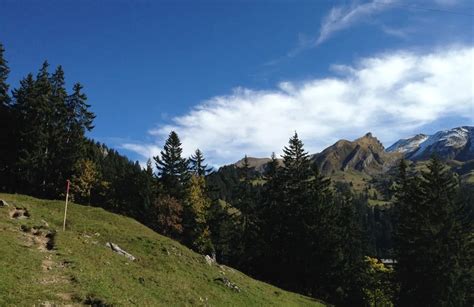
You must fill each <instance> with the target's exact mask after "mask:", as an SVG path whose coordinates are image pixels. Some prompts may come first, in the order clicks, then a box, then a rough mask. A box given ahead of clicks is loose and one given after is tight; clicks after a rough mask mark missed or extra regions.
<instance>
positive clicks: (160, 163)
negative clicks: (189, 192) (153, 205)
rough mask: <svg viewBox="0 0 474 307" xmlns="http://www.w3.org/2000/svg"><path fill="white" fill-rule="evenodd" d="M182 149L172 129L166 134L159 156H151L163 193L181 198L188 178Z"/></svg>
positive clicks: (186, 164) (183, 195)
mask: <svg viewBox="0 0 474 307" xmlns="http://www.w3.org/2000/svg"><path fill="white" fill-rule="evenodd" d="M182 154H183V149H182V147H181V141H180V140H179V137H178V134H177V133H176V132H174V131H171V133H170V134H169V136H168V139H167V140H166V143H165V146H164V148H163V150H162V151H161V152H160V155H161V157H160V156H156V157H153V159H154V160H155V162H156V167H157V169H158V177H159V179H160V182H161V183H162V185H163V188H164V189H165V193H166V194H168V195H170V196H172V197H175V198H176V199H178V200H183V199H184V197H185V194H186V185H187V183H188V180H189V176H190V175H189V170H188V161H187V160H186V159H185V158H183V157H182Z"/></svg>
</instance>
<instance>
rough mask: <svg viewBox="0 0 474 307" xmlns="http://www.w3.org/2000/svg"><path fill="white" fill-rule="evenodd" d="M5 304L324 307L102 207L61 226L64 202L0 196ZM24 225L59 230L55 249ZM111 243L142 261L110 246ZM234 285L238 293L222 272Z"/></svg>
mask: <svg viewBox="0 0 474 307" xmlns="http://www.w3.org/2000/svg"><path fill="white" fill-rule="evenodd" d="M0 198H1V199H4V200H6V201H7V202H8V203H9V204H10V206H9V207H0V250H1V257H0V293H1V294H2V295H0V305H2V306H3V305H11V304H13V305H17V304H20V303H21V304H22V305H29V306H31V305H33V304H39V303H42V302H46V301H47V302H52V303H59V304H64V303H84V302H87V301H86V300H87V298H90V301H94V300H95V301H97V302H98V301H100V302H103V303H107V304H115V305H133V304H136V305H141V306H144V305H154V306H156V305H166V306H169V305H173V306H175V305H208V306H222V305H232V306H235V305H241V306H249V305H260V306H268V305H282V306H283V305H284V306H300V305H301V306H304V305H312V306H318V305H319V306H322V304H321V303H319V302H317V301H315V300H312V299H309V298H306V297H303V296H301V295H298V294H294V293H290V292H286V291H283V290H280V289H278V288H276V287H273V286H270V285H268V284H265V283H263V282H259V281H256V280H254V279H251V278H250V277H248V276H246V275H244V274H242V273H240V272H238V271H236V270H233V269H231V268H228V267H224V266H218V265H212V266H210V265H208V264H207V263H206V262H205V260H204V257H203V256H201V255H198V254H196V253H194V252H192V251H191V250H189V249H187V248H186V247H184V246H182V245H180V244H179V243H177V242H175V241H173V240H171V239H168V238H166V237H163V236H161V235H158V234H156V233H155V232H153V231H152V230H150V229H148V228H146V227H145V226H143V225H141V224H139V223H138V222H136V221H135V220H133V219H130V218H126V217H123V216H120V215H116V214H112V213H108V212H106V211H104V210H102V209H100V208H94V207H87V206H80V205H76V204H72V205H71V206H70V207H69V209H68V221H69V222H68V227H67V231H66V232H62V230H61V225H62V214H63V208H64V203H63V202H61V201H48V200H39V199H35V198H32V197H27V196H21V195H11V194H0ZM14 206H16V207H24V208H27V210H28V211H29V213H30V217H29V218H28V219H12V218H10V216H9V212H10V210H12V208H13V207H14ZM22 225H23V229H27V230H28V229H31V228H32V227H37V228H41V231H42V232H43V233H45V232H50V231H54V230H57V233H56V235H55V237H54V243H55V244H54V248H53V249H52V250H49V251H48V250H40V249H39V247H40V246H41V244H40V243H38V242H36V243H35V242H33V240H34V239H35V238H39V236H34V235H31V234H30V235H28V234H27V233H26V232H25V231H23V230H22ZM108 241H111V242H114V243H116V244H118V245H119V246H120V247H122V248H123V249H124V250H126V251H128V252H130V253H131V254H133V255H134V256H136V257H137V260H136V261H130V260H127V259H126V258H125V257H123V256H121V255H118V254H116V253H114V252H112V251H111V250H110V249H108V248H107V247H105V243H106V242H108ZM219 277H225V278H228V279H229V280H230V281H231V282H233V283H235V284H236V285H237V286H238V287H239V288H240V289H241V292H236V291H234V290H232V289H230V288H228V287H226V286H224V285H223V283H221V282H219V281H215V279H216V278H219Z"/></svg>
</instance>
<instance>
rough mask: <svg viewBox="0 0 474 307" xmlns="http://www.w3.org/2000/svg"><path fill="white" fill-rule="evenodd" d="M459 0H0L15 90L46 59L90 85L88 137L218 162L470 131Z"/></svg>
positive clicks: (469, 82) (136, 155)
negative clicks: (170, 147) (289, 148)
mask: <svg viewBox="0 0 474 307" xmlns="http://www.w3.org/2000/svg"><path fill="white" fill-rule="evenodd" d="M473 20H474V4H473V3H472V2H471V1H467V0H464V1H463V0H432V1H423V0H419V1H408V0H369V1H355V0H354V1H350V0H347V1H331V0H313V1H289V0H285V1H283V0H282V1H247V0H245V1H244V0H239V1H189V2H188V1H175V2H171V1H167V2H165V1H85V0H84V1H10V0H3V1H0V41H1V42H2V43H3V44H4V46H5V48H6V57H7V59H8V61H9V65H10V68H11V70H12V73H11V76H10V79H9V82H10V84H11V85H12V86H13V87H16V86H17V84H18V81H19V80H20V78H22V77H23V76H25V75H26V74H27V73H29V72H36V71H37V70H38V68H39V67H40V66H41V63H42V62H43V61H44V60H45V59H47V60H48V61H49V62H50V63H51V65H52V66H53V67H54V66H56V65H59V64H61V65H63V67H64V69H65V71H66V78H67V81H68V85H69V86H72V84H73V82H76V81H79V82H81V83H82V84H84V86H85V91H86V94H87V95H88V97H89V102H90V103H91V104H92V110H93V111H94V112H95V113H96V114H97V119H96V121H95V124H96V127H95V129H94V130H93V132H92V133H91V134H90V136H91V137H93V138H95V139H98V140H100V141H102V142H105V143H106V144H108V145H109V146H112V147H115V148H117V149H118V150H119V151H120V152H122V153H124V154H126V155H128V156H129V157H130V158H132V159H138V160H140V161H146V159H147V157H149V156H151V155H154V154H156V153H157V152H158V151H159V149H160V147H161V146H162V145H163V140H164V139H165V138H166V134H167V133H168V132H169V131H170V130H171V129H174V130H177V132H178V134H180V135H181V136H182V141H183V144H184V148H185V152H186V153H187V154H189V153H191V152H192V151H193V150H194V149H195V148H196V147H199V148H201V149H202V150H203V151H204V152H205V154H207V156H208V159H209V160H210V162H211V163H212V164H214V165H220V164H223V163H229V162H233V161H235V160H237V159H239V158H240V157H242V156H243V155H244V154H248V155H250V156H269V155H270V154H271V152H272V151H275V152H277V153H278V152H280V151H281V148H282V147H283V146H284V145H285V143H286V142H287V140H288V138H289V137H290V136H291V134H292V132H293V131H295V130H297V131H298V132H299V133H300V135H301V136H302V138H303V140H304V141H305V144H306V147H307V149H309V150H310V151H312V152H315V151H319V150H321V149H323V148H324V147H326V146H328V145H331V144H332V143H334V142H335V141H336V140H337V139H340V138H346V139H353V138H356V137H358V136H360V135H363V134H364V133H366V132H367V131H372V133H373V134H374V135H376V136H377V137H379V138H380V139H381V141H382V142H383V143H384V144H385V145H386V146H388V145H390V144H391V143H392V142H393V141H395V140H396V139H398V138H400V137H408V136H410V135H411V134H414V133H418V132H424V133H432V132H434V131H436V130H439V129H446V128H450V127H454V126H460V125H473V124H474V114H473V104H474V102H473V101H474V63H473V61H474V52H473V45H474V39H473V37H474V24H473Z"/></svg>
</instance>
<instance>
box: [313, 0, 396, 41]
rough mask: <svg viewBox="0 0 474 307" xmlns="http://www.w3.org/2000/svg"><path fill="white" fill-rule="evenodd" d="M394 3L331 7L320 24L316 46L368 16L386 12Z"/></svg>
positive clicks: (374, 1) (388, 0)
mask: <svg viewBox="0 0 474 307" xmlns="http://www.w3.org/2000/svg"><path fill="white" fill-rule="evenodd" d="M395 2H397V0H372V1H370V2H367V3H362V4H355V3H353V4H352V5H350V6H336V7H333V8H332V9H331V11H330V12H329V14H328V15H327V16H326V17H325V18H324V19H323V22H322V23H321V30H320V33H319V37H318V38H317V40H316V45H319V44H321V43H323V42H324V41H326V40H327V39H329V38H330V37H331V36H332V35H333V34H334V33H336V32H338V31H341V30H344V29H347V28H349V27H351V26H352V25H354V24H356V23H357V22H360V21H362V20H363V19H364V18H367V17H368V16H371V15H374V14H376V13H379V12H381V11H384V10H387V9H388V8H390V4H393V3H395Z"/></svg>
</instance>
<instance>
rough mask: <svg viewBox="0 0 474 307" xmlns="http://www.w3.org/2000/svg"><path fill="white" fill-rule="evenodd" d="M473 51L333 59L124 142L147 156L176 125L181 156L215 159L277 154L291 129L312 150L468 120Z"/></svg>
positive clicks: (207, 104)
mask: <svg viewBox="0 0 474 307" xmlns="http://www.w3.org/2000/svg"><path fill="white" fill-rule="evenodd" d="M473 58H474V47H472V46H454V47H450V48H445V49H443V50H436V51H432V52H425V53H420V52H413V51H394V52H391V53H385V54H379V55H376V56H373V57H369V58H364V59H361V60H360V61H358V62H356V63H354V64H352V65H350V66H344V65H334V66H333V67H332V68H333V70H334V71H335V73H334V75H333V76H332V77H328V78H320V79H313V80H307V81H304V82H283V83H281V84H279V85H278V88H276V89H274V90H251V89H246V88H238V89H236V90H235V91H233V92H232V93H230V94H229V95H225V96H217V97H213V98H211V99H209V100H208V101H204V102H202V103H201V104H199V105H197V106H196V107H195V108H193V109H192V110H190V111H189V112H188V113H186V114H184V115H182V116H178V117H176V118H174V119H173V120H172V123H171V124H168V125H158V126H157V127H156V128H155V129H153V130H151V131H149V133H150V134H151V135H152V136H153V137H155V138H156V142H154V143H152V144H134V143H130V142H129V143H126V144H123V147H124V148H127V149H129V150H132V151H135V152H137V153H138V154H141V155H142V156H144V157H145V158H147V157H150V156H152V155H156V154H158V153H159V148H160V147H161V146H162V145H163V142H164V140H165V138H166V136H167V135H168V133H169V132H170V131H171V130H175V131H177V132H178V134H179V135H180V137H181V139H182V142H183V146H184V152H185V154H186V155H189V154H190V153H192V151H193V150H194V149H195V148H200V149H201V150H203V151H204V152H205V153H206V155H207V156H208V158H209V160H210V162H211V163H213V164H214V165H216V164H223V163H229V162H233V161H235V160H237V159H239V158H241V157H242V156H243V155H244V154H248V155H252V156H269V155H270V153H271V152H272V151H276V152H277V153H278V151H279V150H281V148H282V147H283V146H284V145H285V144H286V143H287V140H288V137H289V136H291V135H292V133H293V132H294V131H295V130H297V131H298V133H299V134H300V136H301V137H302V138H303V140H304V141H305V144H306V147H307V149H308V150H310V151H311V152H316V151H319V150H321V149H323V148H324V147H326V146H328V145H330V144H331V143H333V142H334V141H336V140H337V139H339V138H341V137H346V138H355V137H358V136H360V135H362V134H363V133H366V132H368V131H372V132H373V133H374V134H375V135H376V136H378V137H380V138H381V140H382V141H388V140H390V141H392V140H394V139H396V138H399V137H403V136H406V135H407V133H412V132H416V130H417V129H419V128H420V127H422V126H423V125H427V124H430V123H433V122H435V121H437V120H440V119H442V118H444V117H451V118H452V117H457V118H459V120H460V122H459V124H460V125H461V124H466V123H468V124H472V123H473V122H474V114H472V106H473V103H474V91H473V87H472V84H473V82H474V63H473Z"/></svg>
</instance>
